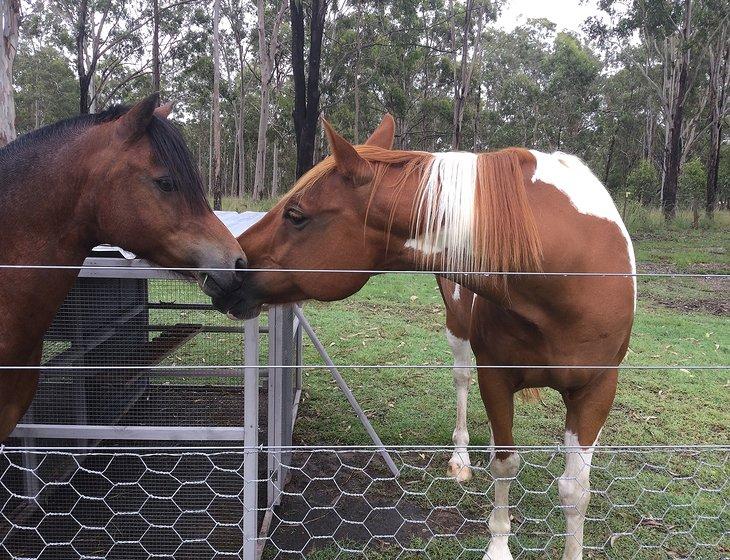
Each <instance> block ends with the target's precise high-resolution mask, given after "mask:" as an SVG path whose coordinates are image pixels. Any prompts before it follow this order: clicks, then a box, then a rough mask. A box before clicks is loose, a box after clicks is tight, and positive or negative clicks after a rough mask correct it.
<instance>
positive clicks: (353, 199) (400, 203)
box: [213, 115, 636, 560]
mask: <svg viewBox="0 0 730 560" xmlns="http://www.w3.org/2000/svg"><path fill="white" fill-rule="evenodd" d="M323 125H324V128H325V131H326V134H327V137H328V140H329V144H330V149H331V154H332V155H330V156H329V157H327V158H326V159H324V160H323V161H321V162H320V163H319V164H317V165H316V166H315V167H314V168H313V169H311V170H310V171H309V172H307V173H306V174H305V175H304V176H303V177H302V178H301V179H300V180H299V181H298V182H297V183H296V185H295V186H294V187H293V189H292V190H291V191H290V192H289V193H287V194H286V195H285V196H284V197H283V198H282V199H281V200H280V201H279V202H278V203H277V204H276V206H275V207H274V208H273V209H272V210H271V211H270V212H268V213H267V215H266V216H265V217H264V218H263V219H262V220H261V221H259V222H258V223H257V224H256V225H254V226H253V227H252V228H250V229H249V230H248V231H246V232H245V233H244V234H243V235H242V236H241V237H239V242H240V244H241V247H242V248H243V250H244V252H245V253H246V257H247V259H248V263H249V267H250V270H248V271H246V273H245V278H244V283H243V287H242V290H241V291H240V292H238V293H229V294H226V295H225V296H223V297H220V298H213V303H214V305H216V307H218V309H220V310H221V311H224V312H227V313H229V315H231V316H234V317H237V318H248V317H252V316H255V315H256V314H257V313H259V312H260V309H261V306H262V305H263V304H264V303H287V302H295V301H302V300H307V299H315V300H321V301H332V300H339V299H343V298H345V297H348V296H349V295H351V294H353V293H355V292H357V291H358V290H359V289H360V288H361V287H362V286H363V285H364V284H365V283H366V282H367V280H368V278H369V277H370V276H371V274H370V272H368V271H389V270H413V269H418V270H424V271H433V272H436V273H440V275H441V276H443V277H445V278H447V279H449V280H451V281H453V282H456V283H457V284H458V285H459V286H460V287H461V288H464V289H467V290H470V291H471V292H473V293H474V294H476V296H477V297H474V298H473V299H472V302H471V306H472V308H471V311H470V321H469V327H468V338H469V342H470V345H471V349H472V351H473V352H474V355H475V357H476V363H477V367H478V368H480V369H478V379H479V389H480V393H481V397H482V400H483V402H484V405H485V408H486V411H487V415H488V418H489V422H490V425H491V432H492V446H493V447H492V449H493V453H492V461H491V462H490V470H491V473H492V476H493V478H494V481H495V483H494V489H495V497H494V508H493V510H492V512H491V514H490V517H489V523H488V526H489V530H490V533H491V540H490V543H489V545H488V548H487V550H486V554H485V556H484V558H488V559H492V560H503V559H507V558H512V555H511V553H510V550H509V546H508V537H509V534H510V516H509V505H508V496H509V487H510V482H511V481H512V480H513V479H514V478H515V477H516V476H517V473H518V472H519V469H520V457H519V454H518V453H516V452H515V450H514V449H513V446H514V443H515V442H514V440H513V434H512V424H513V415H514V395H515V393H517V392H518V391H520V390H522V389H534V388H539V387H551V388H553V389H555V390H557V391H559V392H560V394H561V395H562V397H563V401H564V402H565V405H566V409H567V414H566V419H565V445H566V461H565V463H566V464H565V471H564V473H563V474H562V476H561V477H560V478H559V480H558V484H557V486H558V494H559V498H560V502H561V504H562V509H563V510H564V514H565V518H566V531H565V535H566V539H565V548H564V555H563V558H564V559H569V560H575V559H577V558H582V554H583V552H582V549H583V526H584V521H585V515H586V510H587V507H588V502H589V499H590V484H589V475H590V468H591V459H592V455H593V450H594V447H595V445H596V444H597V441H598V437H599V433H600V431H601V428H602V426H603V424H604V422H605V420H606V417H607V415H608V413H609V410H610V408H611V406H612V403H613V399H614V396H615V391H616V382H617V378H618V366H619V364H620V363H621V361H622V359H623V357H624V355H625V354H626V351H627V348H628V343H629V337H630V334H631V327H632V324H633V319H634V310H635V295H636V285H635V277H634V276H633V274H634V273H635V261H634V254H633V248H632V243H631V239H630V238H629V235H628V233H627V231H626V227H625V226H624V224H623V222H622V220H621V218H620V216H619V214H618V212H617V210H616V207H615V205H614V204H613V201H612V199H611V197H610V196H609V194H608V192H607V191H606V189H605V188H604V187H603V186H602V185H601V183H600V182H599V181H598V180H597V179H596V177H595V176H594V175H593V174H592V173H591V171H590V170H589V169H588V168H587V167H586V166H585V165H584V164H583V162H582V161H580V160H579V159H578V158H576V157H574V156H570V155H567V154H563V153H560V152H556V153H554V154H545V153H541V152H537V151H533V150H527V149H522V148H509V149H505V150H500V151H497V152H490V153H482V154H470V153H437V154H433V153H426V152H415V151H400V150H392V149H391V147H392V142H393V132H394V125H393V119H392V118H391V117H390V116H388V115H386V117H385V118H384V119H383V122H382V123H381V124H380V126H379V127H378V129H377V130H376V131H375V132H374V133H373V134H372V135H371V137H370V138H369V139H368V140H367V141H366V143H365V144H364V145H360V146H353V145H351V144H350V143H349V142H347V141H346V140H345V139H344V138H342V137H341V136H340V135H339V134H338V133H337V132H335V131H334V130H333V128H332V127H331V126H330V125H329V124H328V123H327V121H324V120H323ZM306 269H312V270H315V272H308V271H307V270H306ZM324 269H329V270H346V271H347V270H349V271H353V272H344V273H327V272H317V271H321V270H324ZM488 272H494V273H514V272H526V273H531V274H523V275H516V274H486V273H488ZM565 272H574V273H587V275H583V276H576V275H572V276H571V275H563V274H561V273H565ZM591 273H593V275H591ZM596 273H612V274H611V275H609V276H605V275H604V276H600V275H598V274H596ZM556 366H558V367H556Z"/></svg>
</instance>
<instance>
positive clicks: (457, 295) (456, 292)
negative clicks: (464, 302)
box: [451, 284, 461, 301]
mask: <svg viewBox="0 0 730 560" xmlns="http://www.w3.org/2000/svg"><path fill="white" fill-rule="evenodd" d="M451 297H452V298H454V301H459V300H460V299H461V286H459V284H456V285H455V286H454V294H453V295H452V296H451Z"/></svg>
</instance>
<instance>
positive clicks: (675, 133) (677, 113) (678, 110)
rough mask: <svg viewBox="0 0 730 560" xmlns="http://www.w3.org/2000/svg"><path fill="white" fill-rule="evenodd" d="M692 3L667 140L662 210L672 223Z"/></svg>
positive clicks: (686, 18) (687, 7) (686, 19)
mask: <svg viewBox="0 0 730 560" xmlns="http://www.w3.org/2000/svg"><path fill="white" fill-rule="evenodd" d="M691 9H692V3H691V0H684V22H683V24H682V41H681V45H680V50H679V57H680V58H679V74H678V77H677V85H676V90H675V95H676V98H675V99H674V103H673V107H672V109H673V111H671V120H670V123H669V130H668V134H669V138H668V141H667V159H666V162H665V169H666V171H665V175H664V184H663V187H662V191H663V197H662V211H663V212H664V218H665V219H666V220H671V219H673V218H674V216H675V214H676V211H677V183H678V181H679V168H680V164H681V161H682V122H683V119H684V102H685V98H686V96H687V84H688V67H689V38H690V26H691V21H692V20H691V18H692V12H691Z"/></svg>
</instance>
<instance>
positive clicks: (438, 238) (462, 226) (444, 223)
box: [406, 152, 477, 271]
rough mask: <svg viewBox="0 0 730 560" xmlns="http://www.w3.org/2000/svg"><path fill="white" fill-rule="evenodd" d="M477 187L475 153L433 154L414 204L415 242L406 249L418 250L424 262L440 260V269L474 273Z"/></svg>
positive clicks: (409, 243)
mask: <svg viewBox="0 0 730 560" xmlns="http://www.w3.org/2000/svg"><path fill="white" fill-rule="evenodd" d="M476 188H477V155H476V154H471V153H466V152H442V153H435V154H433V160H432V162H431V164H430V166H429V169H428V170H427V172H426V173H425V174H424V183H423V185H422V187H421V188H420V189H419V191H420V196H419V198H418V199H417V201H416V206H415V216H416V219H415V222H414V239H411V240H409V241H408V243H407V244H406V246H407V247H410V248H413V249H416V250H417V251H420V252H421V253H422V254H423V255H424V257H425V260H426V262H431V263H434V262H435V261H434V260H433V259H440V263H439V264H440V266H441V267H442V269H443V270H449V271H470V270H474V267H475V258H474V250H473V237H474V206H475V191H476ZM447 248H448V251H445V249H447Z"/></svg>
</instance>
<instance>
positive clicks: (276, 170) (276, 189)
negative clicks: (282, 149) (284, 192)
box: [271, 142, 279, 198]
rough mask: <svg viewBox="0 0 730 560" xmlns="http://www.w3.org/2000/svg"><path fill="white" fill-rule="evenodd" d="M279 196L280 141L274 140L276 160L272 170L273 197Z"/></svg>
mask: <svg viewBox="0 0 730 560" xmlns="http://www.w3.org/2000/svg"><path fill="white" fill-rule="evenodd" d="M277 196H279V143H278V142H274V162H273V170H272V172H271V198H276V197H277Z"/></svg>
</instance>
